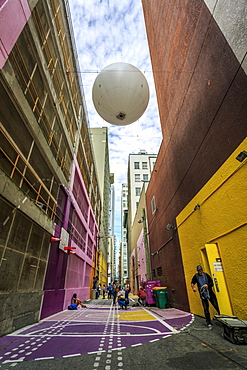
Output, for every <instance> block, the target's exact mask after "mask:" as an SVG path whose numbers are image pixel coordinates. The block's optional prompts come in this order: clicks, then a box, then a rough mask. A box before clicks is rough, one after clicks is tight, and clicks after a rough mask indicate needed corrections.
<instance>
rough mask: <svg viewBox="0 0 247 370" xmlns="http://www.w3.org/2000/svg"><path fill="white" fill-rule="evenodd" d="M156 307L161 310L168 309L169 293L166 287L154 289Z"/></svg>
mask: <svg viewBox="0 0 247 370" xmlns="http://www.w3.org/2000/svg"><path fill="white" fill-rule="evenodd" d="M153 292H154V297H155V302H156V306H157V307H159V308H166V305H167V293H166V287H155V288H153Z"/></svg>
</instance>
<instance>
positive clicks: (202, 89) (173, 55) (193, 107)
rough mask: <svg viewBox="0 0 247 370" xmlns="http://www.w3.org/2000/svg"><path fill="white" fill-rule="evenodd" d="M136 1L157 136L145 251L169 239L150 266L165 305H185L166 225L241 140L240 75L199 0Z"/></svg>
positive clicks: (245, 91) (244, 90)
mask: <svg viewBox="0 0 247 370" xmlns="http://www.w3.org/2000/svg"><path fill="white" fill-rule="evenodd" d="M142 3H143V10H144V17H145V23H146V29H147V36H148V42H149V48H150V55H151V61H152V67H153V71H154V79H155V86H156V92H157V99H158V106H159V112H160V119H161V127H162V133H163V138H164V139H163V143H162V146H161V149H160V152H159V155H158V158H157V162H156V166H155V170H156V171H157V172H156V171H154V172H153V176H152V178H151V181H150V184H149V187H148V190H147V215H148V222H149V231H150V248H151V253H155V252H156V251H157V250H158V249H159V248H161V247H162V246H163V245H164V243H165V242H166V241H167V240H168V239H169V238H170V237H171V236H173V237H174V239H173V240H171V241H170V242H169V243H168V244H167V245H166V246H165V247H163V248H162V249H161V250H160V252H159V254H158V255H157V254H156V255H155V256H153V257H152V256H151V261H152V269H154V270H156V269H157V268H158V267H160V266H162V271H163V274H162V276H161V281H162V284H163V285H166V286H167V287H168V299H169V301H170V303H172V305H174V306H175V307H178V308H182V309H189V308H188V302H187V295H186V289H185V284H184V275H183V267H182V261H181V255H180V248H179V241H178V239H177V234H176V232H173V231H171V230H170V231H168V230H166V225H167V224H168V223H171V224H175V217H176V216H177V215H178V214H179V212H180V211H181V210H182V209H183V208H184V206H185V205H186V204H187V203H188V202H189V201H190V200H191V199H192V198H193V196H194V195H195V194H196V193H197V192H198V191H199V190H200V189H201V187H202V186H203V185H204V184H205V183H206V182H207V181H208V180H209V179H210V177H211V176H212V175H213V174H214V173H215V171H217V169H218V168H219V167H220V166H221V165H222V164H223V163H224V161H225V160H226V159H227V158H228V156H229V155H230V154H231V153H232V152H233V150H235V149H236V147H237V146H238V145H239V144H240V143H241V141H242V140H243V139H244V138H245V136H246V132H247V119H246V117H247V109H246V107H247V101H246V96H247V83H246V82H247V81H246V74H245V73H244V71H243V70H242V68H241V66H240V64H239V62H238V60H237V59H236V57H235V55H234V53H233V51H232V49H231V48H230V46H229V45H228V43H227V41H226V39H225V37H224V35H223V34H222V32H221V30H220V29H219V27H218V25H217V23H216V22H215V21H214V19H213V17H212V15H211V13H210V12H209V10H208V9H207V7H206V5H205V4H204V2H203V1H202V0H174V1H168V0H162V1H161V0H160V1H159V0H143V1H142ZM153 196H155V199H156V205H157V208H158V210H157V211H156V212H155V214H154V215H152V212H151V199H152V197H153ZM191 232H193V230H191ZM191 258H193V256H191ZM196 264H197V261H195V266H196Z"/></svg>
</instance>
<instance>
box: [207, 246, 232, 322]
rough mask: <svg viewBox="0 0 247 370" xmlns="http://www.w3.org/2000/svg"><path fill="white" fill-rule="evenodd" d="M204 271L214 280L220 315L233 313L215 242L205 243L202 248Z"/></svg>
mask: <svg viewBox="0 0 247 370" xmlns="http://www.w3.org/2000/svg"><path fill="white" fill-rule="evenodd" d="M201 251H202V259H203V264H204V271H206V272H208V273H209V274H210V275H211V277H212V279H213V282H214V291H215V294H216V297H217V300H218V304H219V308H220V313H221V314H222V315H229V316H231V315H232V314H233V312H232V307H231V302H230V298H229V294H228V289H227V285H226V281H225V275H224V270H223V265H222V261H221V258H220V255H219V251H218V246H217V244H205V248H203V249H202V250H201Z"/></svg>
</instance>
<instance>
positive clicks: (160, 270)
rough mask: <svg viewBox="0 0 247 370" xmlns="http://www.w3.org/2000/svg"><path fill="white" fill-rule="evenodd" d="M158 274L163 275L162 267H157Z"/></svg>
mask: <svg viewBox="0 0 247 370" xmlns="http://www.w3.org/2000/svg"><path fill="white" fill-rule="evenodd" d="M157 275H158V276H162V267H157Z"/></svg>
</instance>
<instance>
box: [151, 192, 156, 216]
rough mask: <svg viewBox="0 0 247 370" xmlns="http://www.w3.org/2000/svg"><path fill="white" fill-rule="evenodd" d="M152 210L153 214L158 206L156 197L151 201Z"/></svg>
mask: <svg viewBox="0 0 247 370" xmlns="http://www.w3.org/2000/svg"><path fill="white" fill-rule="evenodd" d="M151 208H152V214H154V212H155V211H156V204H155V197H154V196H153V198H152V200H151Z"/></svg>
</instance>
